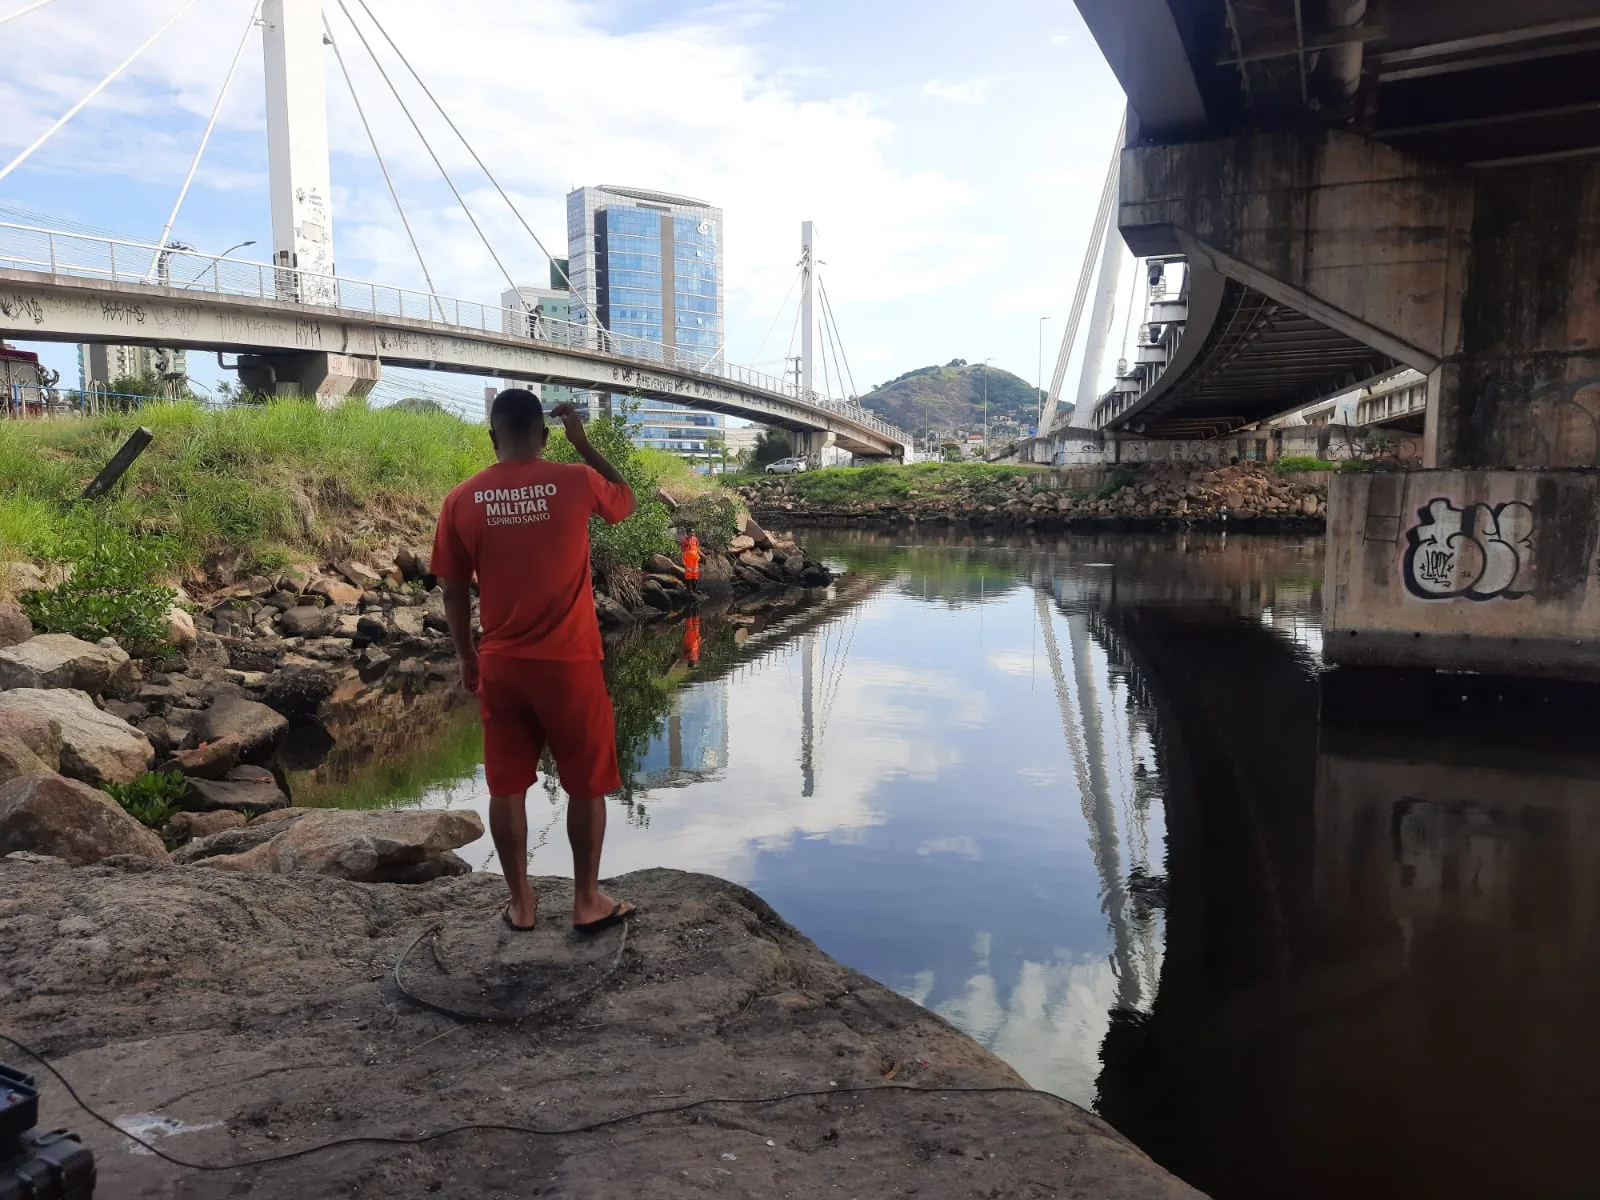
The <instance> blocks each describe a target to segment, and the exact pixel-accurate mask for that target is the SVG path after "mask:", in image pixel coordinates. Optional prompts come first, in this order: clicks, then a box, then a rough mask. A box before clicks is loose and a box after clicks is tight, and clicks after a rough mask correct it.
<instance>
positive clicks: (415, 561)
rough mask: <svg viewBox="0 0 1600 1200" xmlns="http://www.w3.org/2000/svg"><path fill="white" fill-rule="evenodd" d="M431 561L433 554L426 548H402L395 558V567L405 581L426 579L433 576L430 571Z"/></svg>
mask: <svg viewBox="0 0 1600 1200" xmlns="http://www.w3.org/2000/svg"><path fill="white" fill-rule="evenodd" d="M431 560H432V554H431V552H430V551H429V550H428V549H426V548H425V547H422V546H402V547H401V548H400V549H399V551H398V552H396V554H395V556H394V565H395V566H396V567H398V568H399V569H400V574H401V575H402V576H403V577H404V578H405V579H426V578H427V577H428V576H429V575H431V574H433V572H432V571H431V570H430V569H429V565H430V562H431Z"/></svg>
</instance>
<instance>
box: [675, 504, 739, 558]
mask: <svg viewBox="0 0 1600 1200" xmlns="http://www.w3.org/2000/svg"><path fill="white" fill-rule="evenodd" d="M678 523H679V524H689V525H693V526H694V532H695V536H696V537H698V538H699V539H700V547H701V549H703V550H706V551H709V552H711V553H716V554H720V553H721V552H722V551H724V550H726V549H727V548H728V543H729V542H731V541H732V540H733V536H734V534H736V533H738V532H739V506H738V504H736V503H735V502H734V499H733V497H732V496H729V495H727V494H726V493H720V494H719V493H717V492H707V493H706V494H705V495H703V496H696V497H695V498H694V499H692V500H690V501H688V502H687V503H685V504H682V505H680V506H679V507H678Z"/></svg>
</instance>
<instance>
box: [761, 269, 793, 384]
mask: <svg viewBox="0 0 1600 1200" xmlns="http://www.w3.org/2000/svg"><path fill="white" fill-rule="evenodd" d="M799 283H800V273H799V272H798V271H796V272H795V276H794V278H793V279H791V280H790V281H789V290H788V291H787V292H785V293H784V294H783V300H782V302H781V303H780V304H779V305H778V311H777V312H775V313H773V314H772V324H771V325H768V326H767V332H766V333H765V334H764V335H763V336H762V338H761V349H760V350H757V351H756V361H757V362H759V361H761V355H762V352H763V351H765V350H766V348H767V339H768V338H770V337H771V336H772V331H773V330H775V329H776V328H777V327H778V322H779V321H781V320H783V310H784V309H786V308H788V307H789V297H790V296H792V295H794V289H795V288H796V287H797V286H798V285H799Z"/></svg>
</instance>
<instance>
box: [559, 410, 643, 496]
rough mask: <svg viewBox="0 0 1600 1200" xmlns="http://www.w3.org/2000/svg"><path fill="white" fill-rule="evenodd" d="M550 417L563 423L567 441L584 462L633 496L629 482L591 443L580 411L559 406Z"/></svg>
mask: <svg viewBox="0 0 1600 1200" xmlns="http://www.w3.org/2000/svg"><path fill="white" fill-rule="evenodd" d="M550 415H551V416H553V417H557V418H559V419H560V421H561V427H562V428H563V429H565V430H566V431H567V441H569V442H571V443H572V448H573V449H574V450H576V451H577V452H578V454H579V456H580V457H581V458H582V459H583V461H584V462H586V463H588V464H589V465H590V466H591V467H593V468H594V470H595V471H596V472H597V473H598V474H599V476H600V478H602V479H604V480H605V481H606V482H607V483H614V484H617V485H618V486H620V487H623V488H627V490H628V495H629V496H630V497H631V496H632V495H633V489H632V488H630V487H628V481H627V480H626V479H624V478H623V477H622V472H620V471H618V470H617V469H616V468H615V467H613V466H612V465H611V463H610V462H609V461H608V460H607V459H606V456H605V455H604V454H601V453H600V451H598V450H596V449H595V448H594V446H593V445H592V444H591V443H590V441H589V431H588V430H587V429H585V428H584V427H583V418H582V417H580V416H579V415H578V410H577V409H576V408H574V407H573V406H572V405H570V404H558V405H556V406H555V407H554V408H552V409H551V410H550Z"/></svg>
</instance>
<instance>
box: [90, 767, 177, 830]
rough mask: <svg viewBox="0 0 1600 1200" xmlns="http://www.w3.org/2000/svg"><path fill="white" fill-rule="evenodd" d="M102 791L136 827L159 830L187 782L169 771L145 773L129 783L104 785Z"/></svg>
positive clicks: (174, 808) (173, 811)
mask: <svg viewBox="0 0 1600 1200" xmlns="http://www.w3.org/2000/svg"><path fill="white" fill-rule="evenodd" d="M102 790H103V791H104V792H105V793H106V795H108V796H110V797H111V798H112V799H113V800H115V801H116V802H117V803H118V804H120V805H122V808H123V811H125V812H126V813H127V814H128V815H129V816H130V817H132V818H133V819H134V820H135V821H137V822H139V824H141V825H148V826H149V827H150V828H151V829H160V828H162V827H163V826H165V825H166V824H167V823H168V822H170V821H171V820H172V818H173V816H174V815H176V813H177V811H178V805H179V804H180V803H182V801H183V797H184V793H186V792H187V791H188V790H189V782H188V780H186V779H185V778H184V777H183V776H182V775H178V774H175V773H172V772H167V771H146V772H145V773H144V774H143V775H141V776H139V778H137V779H135V780H134V781H133V782H132V783H108V784H105V785H104V787H103V789H102Z"/></svg>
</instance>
